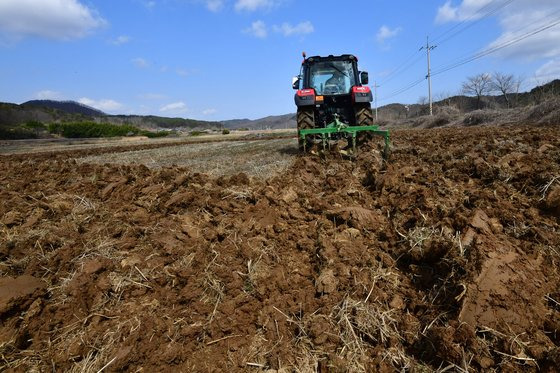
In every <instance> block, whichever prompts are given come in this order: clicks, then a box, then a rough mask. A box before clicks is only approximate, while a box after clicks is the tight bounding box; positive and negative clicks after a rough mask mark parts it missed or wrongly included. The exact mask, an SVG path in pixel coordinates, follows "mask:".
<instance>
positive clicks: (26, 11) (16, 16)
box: [0, 0, 107, 40]
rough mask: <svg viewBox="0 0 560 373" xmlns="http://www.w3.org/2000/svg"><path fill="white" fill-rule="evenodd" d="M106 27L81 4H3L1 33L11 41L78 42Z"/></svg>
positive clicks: (27, 0)
mask: <svg viewBox="0 0 560 373" xmlns="http://www.w3.org/2000/svg"><path fill="white" fill-rule="evenodd" d="M106 24H107V22H106V21H105V20H104V19H103V18H101V17H100V16H99V15H98V14H97V12H96V11H95V10H93V9H91V8H88V7H87V6H86V5H83V4H81V3H80V2H79V1H78V0H2V1H0V33H2V34H4V35H5V36H6V37H9V38H16V39H19V38H22V37H25V36H38V37H43V38H47V39H54V40H70V39H77V38H81V37H84V36H86V35H87V34H89V33H90V32H92V31H93V30H95V29H97V28H99V27H102V26H104V25H106Z"/></svg>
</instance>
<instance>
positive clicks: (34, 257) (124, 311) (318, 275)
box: [0, 127, 560, 373]
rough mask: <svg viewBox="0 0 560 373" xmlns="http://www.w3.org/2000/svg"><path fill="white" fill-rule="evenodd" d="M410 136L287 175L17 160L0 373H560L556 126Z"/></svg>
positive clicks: (13, 159) (9, 201)
mask: <svg viewBox="0 0 560 373" xmlns="http://www.w3.org/2000/svg"><path fill="white" fill-rule="evenodd" d="M392 137H393V141H394V148H393V152H392V157H391V160H390V162H388V163H387V164H385V163H384V162H382V160H381V158H380V157H379V152H378V151H377V148H376V145H373V144H374V143H373V142H372V143H371V144H366V145H364V146H362V149H361V152H360V155H359V156H358V158H357V159H356V160H348V159H343V158H342V157H340V156H337V155H334V154H330V155H322V156H321V155H319V156H317V155H305V156H301V155H296V154H295V153H294V152H292V151H290V150H289V149H286V144H284V143H281V144H278V149H277V150H276V151H277V152H278V153H279V154H281V158H282V159H283V161H282V162H283V163H282V164H283V165H284V166H282V167H280V168H279V169H275V168H274V167H269V168H264V170H266V172H267V173H268V176H266V175H264V176H263V174H262V172H263V171H262V170H261V171H260V172H259V173H257V174H256V175H253V174H252V173H251V172H249V171H247V172H244V173H238V169H237V168H235V167H233V168H231V170H233V171H232V172H222V173H221V174H220V173H213V174H208V173H207V172H200V171H199V170H198V169H197V168H196V167H194V166H193V167H190V165H191V164H192V165H195V163H196V162H191V163H187V166H180V165H179V166H174V165H168V163H167V162H163V161H162V162H159V163H158V162H152V163H157V164H149V165H146V164H142V163H145V162H143V161H142V160H143V159H144V158H138V157H136V156H132V157H128V158H126V156H125V157H124V158H122V157H119V154H121V155H124V152H125V151H127V150H128V149H127V148H126V147H122V148H112V149H109V150H107V149H90V150H75V151H67V152H58V153H48V154H47V153H38V154H35V153H34V154H24V155H21V154H20V155H11V156H2V157H0V370H7V371H21V372H24V371H42V372H43V371H44V372H47V371H48V372H54V371H57V372H58V371H75V372H78V371H79V372H97V371H100V370H101V371H104V372H113V371H130V372H138V371H142V372H158V371H182V372H237V371H245V372H259V371H266V372H269V373H272V372H283V373H287V372H316V371H318V372H346V371H348V372H373V371H386V372H392V371H400V370H410V371H415V372H430V371H438V370H439V371H440V372H443V371H460V372H467V371H471V372H472V371H487V370H496V371H502V370H503V371H542V372H555V371H557V369H558V366H560V347H559V346H560V287H559V285H560V283H559V282H560V274H559V268H558V264H559V262H560V131H559V130H558V128H557V127H542V128H536V127H513V128H504V127H500V128H498V127H485V128H481V127H470V128H466V129H465V128H460V129H458V128H455V129H440V130H425V131H404V130H403V131H395V132H394V133H393V134H392ZM375 144H376V143H375ZM291 146H292V147H293V149H294V150H295V149H296V147H297V145H296V144H295V140H293V144H292V145H291ZM162 149H163V148H162ZM134 150H136V151H139V150H140V149H138V146H136V147H135V148H134ZM156 150H157V149H156ZM274 151H275V150H274V149H272V148H271V149H270V150H269V152H271V153H273V152H274ZM142 154H143V153H142ZM103 155H110V157H108V158H107V159H103V158H100V157H102V156H103ZM190 157H198V158H199V159H200V158H204V147H201V148H200V151H199V152H198V153H196V154H194V155H193V154H191V155H190ZM254 157H264V156H263V155H262V154H260V153H259V154H255V155H254ZM131 158H134V161H135V163H130V164H128V163H125V162H123V161H122V160H123V159H130V160H131V162H132V159H131ZM178 159H179V158H178ZM239 159H241V161H240V162H246V161H247V162H248V161H249V157H247V156H240V158H239ZM286 159H288V160H289V162H288V163H286V162H285V160H286ZM139 160H140V161H139ZM276 161H277V159H276V158H275V157H271V162H276ZM104 162H105V163H104ZM109 162H112V163H109ZM223 162H225V164H227V162H231V164H235V163H236V158H235V156H232V157H229V158H228V159H226V158H224V161H223ZM123 163H124V164H123ZM172 163H176V162H175V161H173V162H172ZM147 166H150V167H147ZM156 166H157V167H156ZM260 166H262V165H259V167H260ZM226 168H227V167H224V169H226Z"/></svg>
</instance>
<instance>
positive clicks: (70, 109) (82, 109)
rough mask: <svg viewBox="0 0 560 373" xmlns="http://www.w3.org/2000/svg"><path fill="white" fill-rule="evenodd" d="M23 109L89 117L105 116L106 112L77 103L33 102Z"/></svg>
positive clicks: (26, 104)
mask: <svg viewBox="0 0 560 373" xmlns="http://www.w3.org/2000/svg"><path fill="white" fill-rule="evenodd" d="M21 106H23V107H43V108H50V109H56V110H60V111H64V112H66V113H70V114H82V115H86V116H89V117H100V116H105V115H107V114H105V113H104V112H102V111H101V110H97V109H95V108H92V107H91V106H87V105H84V104H81V103H79V102H76V101H54V100H31V101H27V102H24V103H23V104H21Z"/></svg>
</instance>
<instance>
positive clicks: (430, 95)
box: [420, 36, 437, 115]
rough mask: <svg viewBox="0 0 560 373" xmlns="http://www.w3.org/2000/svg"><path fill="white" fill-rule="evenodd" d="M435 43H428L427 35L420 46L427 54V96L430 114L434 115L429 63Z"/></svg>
mask: <svg viewBox="0 0 560 373" xmlns="http://www.w3.org/2000/svg"><path fill="white" fill-rule="evenodd" d="M436 47H437V45H430V39H429V36H426V46H425V47H422V48H420V50H422V49H424V48H425V49H426V54H427V55H428V75H426V79H428V98H429V100H430V115H434V112H433V105H432V68H431V65H430V51H432V50H434V49H436Z"/></svg>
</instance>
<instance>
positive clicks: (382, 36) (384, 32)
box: [375, 25, 402, 44]
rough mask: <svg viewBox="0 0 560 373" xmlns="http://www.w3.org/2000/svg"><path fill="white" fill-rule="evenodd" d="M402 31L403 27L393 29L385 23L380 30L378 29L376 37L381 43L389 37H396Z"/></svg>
mask: <svg viewBox="0 0 560 373" xmlns="http://www.w3.org/2000/svg"><path fill="white" fill-rule="evenodd" d="M401 31H402V28H401V27H395V28H394V29H392V30H391V29H390V28H389V27H387V26H385V25H383V26H381V28H380V29H379V31H377V35H376V36H375V37H376V39H377V42H378V43H379V44H383V43H384V42H385V41H386V40H387V39H391V38H394V37H395V36H397V35H398V34H399V33H400V32H401Z"/></svg>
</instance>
